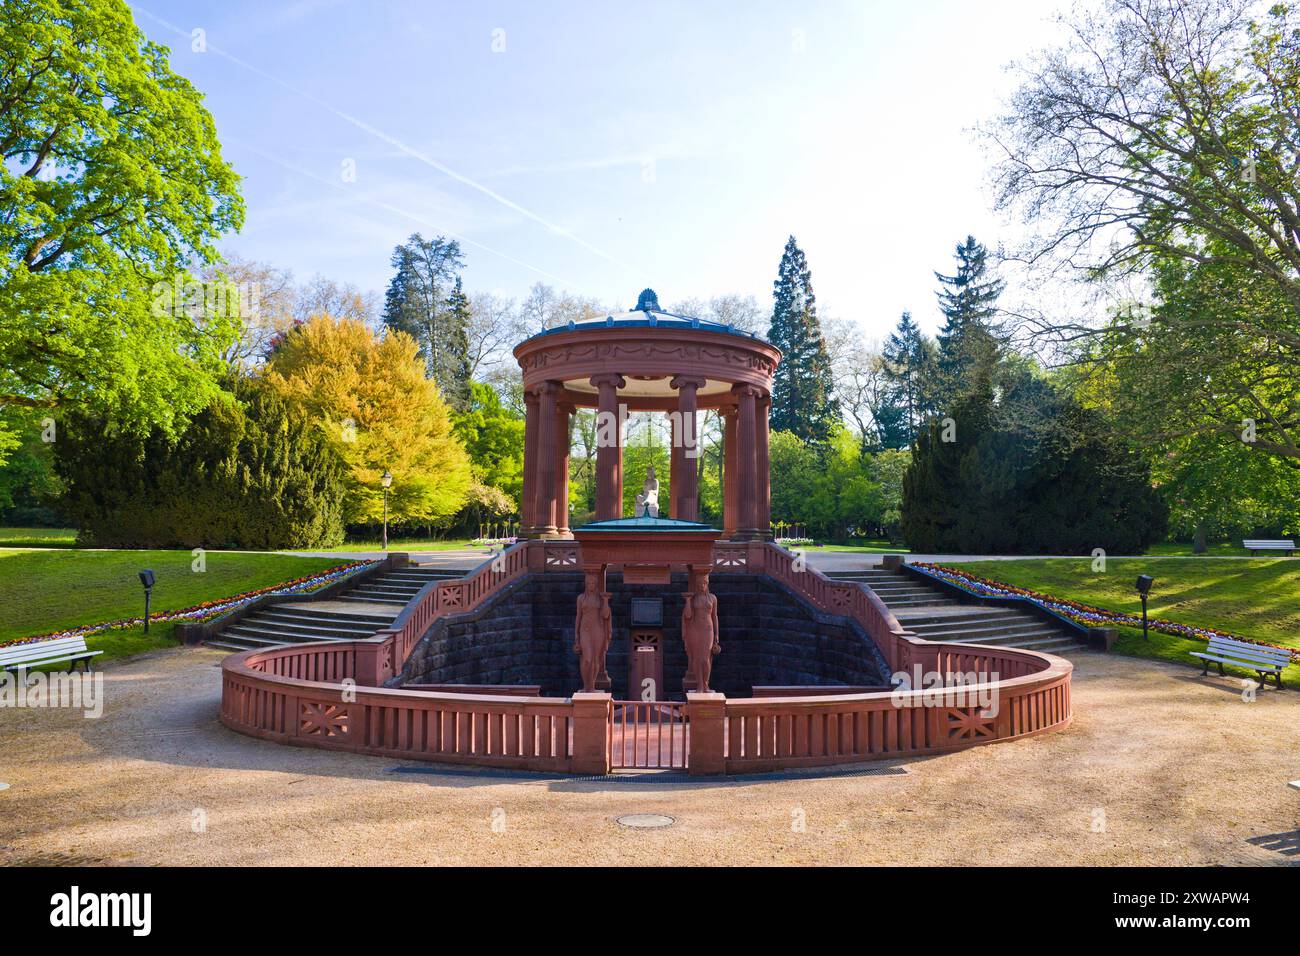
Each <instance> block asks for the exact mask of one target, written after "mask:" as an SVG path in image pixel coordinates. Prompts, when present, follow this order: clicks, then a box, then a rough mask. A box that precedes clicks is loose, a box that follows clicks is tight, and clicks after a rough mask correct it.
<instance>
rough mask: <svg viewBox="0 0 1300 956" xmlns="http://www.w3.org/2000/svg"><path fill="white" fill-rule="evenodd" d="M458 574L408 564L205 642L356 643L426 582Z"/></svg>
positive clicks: (265, 613) (267, 610) (274, 610)
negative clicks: (327, 596)
mask: <svg viewBox="0 0 1300 956" xmlns="http://www.w3.org/2000/svg"><path fill="white" fill-rule="evenodd" d="M464 574H465V571H463V570H450V569H443V568H429V567H422V566H420V565H407V566H406V567H404V568H400V569H398V570H396V571H387V572H385V573H383V574H380V575H376V576H374V577H371V578H369V579H367V580H365V581H361V582H360V583H358V584H357V585H355V586H354V587H352V588H349V589H348V590H347V591H345V592H344V593H342V594H338V595H335V596H334V597H333V598H331V599H329V600H320V601H312V600H311V599H310V597H308V598H304V599H303V600H302V601H297V602H293V603H285V604H271V605H267V606H266V607H264V608H261V609H260V610H257V611H255V612H254V613H252V614H250V615H248V616H247V617H244V618H241V619H240V620H238V621H236V622H234V623H233V624H228V625H226V626H225V627H223V628H222V629H221V630H220V631H219V632H217V634H216V635H214V636H213V637H211V638H209V639H208V640H207V641H205V642H204V643H205V644H206V645H207V646H208V647H216V648H221V649H222V650H228V651H247V650H254V649H257V648H264V647H279V646H281V645H283V644H300V643H305V642H310V641H355V640H358V639H360V638H363V637H370V636H371V635H372V634H374V633H375V631H377V630H379V629H380V628H382V627H385V626H387V625H389V624H391V623H392V622H393V619H394V618H396V617H397V615H398V614H400V613H401V612H402V609H403V608H404V607H405V606H406V605H407V604H408V603H410V601H411V599H412V598H413V597H415V596H416V595H417V594H418V593H419V592H420V589H421V588H423V587H424V586H425V585H426V584H428V583H429V582H430V581H442V580H446V579H449V578H458V577H462V576H463V575H464Z"/></svg>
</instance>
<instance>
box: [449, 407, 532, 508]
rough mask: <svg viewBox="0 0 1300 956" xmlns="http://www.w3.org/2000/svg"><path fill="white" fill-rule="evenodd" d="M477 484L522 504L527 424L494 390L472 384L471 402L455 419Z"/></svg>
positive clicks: (454, 430)
mask: <svg viewBox="0 0 1300 956" xmlns="http://www.w3.org/2000/svg"><path fill="white" fill-rule="evenodd" d="M452 417H453V419H454V422H455V424H454V425H453V426H452V431H453V433H454V434H455V435H456V437H457V438H458V439H459V440H460V443H461V444H462V445H463V446H464V447H465V451H466V452H467V453H468V454H469V460H470V466H471V468H472V469H473V471H474V480H475V481H477V482H478V483H480V484H482V485H486V486H490V487H494V488H498V489H500V491H501V492H503V493H504V494H505V495H507V496H508V497H510V498H512V499H513V500H514V501H518V500H519V497H520V493H521V491H522V489H523V474H524V420H523V418H522V417H520V416H519V415H517V414H514V413H513V412H511V411H510V410H509V409H507V408H506V407H505V406H503V405H502V404H501V397H500V396H499V395H497V393H496V391H495V390H494V389H493V388H492V386H490V385H487V384H485V383H483V382H470V398H469V401H468V402H467V403H466V404H465V407H464V408H462V409H460V410H458V411H457V412H455V414H454V415H453V416H452Z"/></svg>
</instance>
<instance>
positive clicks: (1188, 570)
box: [954, 557, 1300, 683]
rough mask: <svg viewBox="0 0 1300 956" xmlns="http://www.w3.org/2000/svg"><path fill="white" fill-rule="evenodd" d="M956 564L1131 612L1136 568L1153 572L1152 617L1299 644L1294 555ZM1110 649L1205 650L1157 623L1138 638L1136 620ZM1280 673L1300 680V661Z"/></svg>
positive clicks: (1170, 654)
mask: <svg viewBox="0 0 1300 956" xmlns="http://www.w3.org/2000/svg"><path fill="white" fill-rule="evenodd" d="M954 567H958V568H959V569H960V570H962V571H969V572H970V573H971V574H976V575H979V576H980V577H984V578H990V579H992V580H994V581H1001V582H1003V583H1004V584H1012V585H1015V586H1017V587H1022V588H1029V589H1030V590H1034V591H1038V592H1040V593H1043V594H1050V595H1052V596H1053V597H1058V598H1065V599H1067V600H1073V601H1080V602H1083V603H1086V604H1092V605H1094V606H1096V607H1102V608H1107V609H1108V610H1113V611H1124V612H1129V613H1141V611H1142V602H1141V600H1140V599H1139V598H1138V595H1137V590H1136V588H1135V587H1134V582H1135V580H1136V578H1137V576H1138V575H1139V574H1149V575H1151V576H1152V577H1153V578H1155V583H1154V584H1153V585H1152V588H1151V598H1150V601H1149V613H1150V615H1151V616H1152V617H1159V618H1164V619H1165V620H1169V621H1177V622H1178V623H1180V624H1192V625H1196V626H1200V627H1217V628H1220V629H1222V630H1225V631H1230V632H1232V633H1234V634H1240V635H1241V636H1242V637H1249V638H1253V639H1255V640H1260V641H1268V642H1269V643H1270V644H1281V645H1283V646H1286V647H1300V561H1288V560H1286V559H1275V558H1257V559H1255V560H1251V561H1240V560H1232V559H1226V560H1225V559H1216V558H1213V557H1206V558H1201V559H1199V560H1195V561H1187V560H1182V559H1178V558H1163V559H1162V558H1158V557H1151V558H1111V559H1110V560H1108V561H1107V562H1106V571H1105V572H1104V573H1098V572H1094V571H1093V570H1092V560H1091V559H1089V558H1053V559H1046V560H1043V559H1037V560H1025V561H977V562H971V563H966V562H963V563H962V564H960V565H954ZM1115 649H1116V650H1118V651H1119V652H1120V653H1124V654H1133V655H1135V656H1138V657H1154V658H1160V659H1162V660H1169V661H1175V662H1177V663H1179V664H1188V665H1191V664H1195V661H1196V659H1195V658H1192V657H1189V656H1188V652H1189V651H1193V650H1203V649H1204V644H1203V643H1202V642H1200V641H1192V640H1185V639H1183V638H1179V637H1174V636H1172V635H1168V634H1160V633H1158V632H1155V631H1152V632H1151V639H1150V641H1146V642H1144V641H1143V640H1142V631H1141V629H1140V628H1139V629H1132V628H1121V629H1120V637H1119V641H1118V643H1117V644H1116V646H1115ZM1283 680H1284V681H1289V682H1296V683H1300V665H1292V666H1291V667H1289V668H1288V669H1287V670H1286V672H1285V674H1284V676H1283Z"/></svg>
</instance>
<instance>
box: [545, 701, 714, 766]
mask: <svg viewBox="0 0 1300 956" xmlns="http://www.w3.org/2000/svg"><path fill="white" fill-rule="evenodd" d="M570 700H571V701H572V704H573V759H572V760H571V761H570V763H569V771H570V772H571V773H589V774H604V773H609V771H610V753H609V727H610V723H611V722H612V721H613V720H614V703H613V699H612V698H611V697H610V696H609V694H604V693H601V692H599V691H597V692H596V693H593V694H585V693H583V692H582V691H578V692H577V693H576V694H574V695H573V697H572V698H570ZM529 719H530V720H531V719H532V718H529ZM691 759H692V760H693V759H694V751H692V755H691Z"/></svg>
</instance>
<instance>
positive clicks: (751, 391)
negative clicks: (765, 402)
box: [731, 382, 767, 399]
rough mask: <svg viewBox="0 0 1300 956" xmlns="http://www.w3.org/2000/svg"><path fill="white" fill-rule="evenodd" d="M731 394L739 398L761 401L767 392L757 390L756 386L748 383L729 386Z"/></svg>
mask: <svg viewBox="0 0 1300 956" xmlns="http://www.w3.org/2000/svg"><path fill="white" fill-rule="evenodd" d="M731 394H733V395H737V396H739V397H741V398H755V399H761V398H762V397H763V396H764V395H767V392H766V391H764V390H763V389H761V388H759V387H758V386H757V385H750V384H749V383H748V382H741V383H740V384H738V385H733V386H731Z"/></svg>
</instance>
